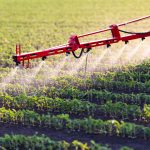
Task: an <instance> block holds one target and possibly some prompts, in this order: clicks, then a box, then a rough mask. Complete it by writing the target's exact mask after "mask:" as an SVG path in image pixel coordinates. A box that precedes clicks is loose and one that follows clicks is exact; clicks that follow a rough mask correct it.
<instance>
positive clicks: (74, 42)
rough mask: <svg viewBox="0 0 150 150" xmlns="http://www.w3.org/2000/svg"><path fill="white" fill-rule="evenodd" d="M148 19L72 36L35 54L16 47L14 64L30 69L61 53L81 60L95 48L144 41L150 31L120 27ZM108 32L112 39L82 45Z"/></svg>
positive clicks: (149, 34) (18, 46)
mask: <svg viewBox="0 0 150 150" xmlns="http://www.w3.org/2000/svg"><path fill="white" fill-rule="evenodd" d="M147 18H150V15H149V16H146V17H143V18H139V19H136V20H132V21H129V22H126V23H122V24H118V25H116V24H113V25H111V26H109V28H107V29H103V30H99V31H95V32H91V33H87V34H83V35H79V36H77V35H72V36H71V37H70V38H69V40H68V43H67V44H64V45H60V46H57V47H52V48H49V49H44V50H41V51H35V52H29V53H22V54H21V47H20V45H16V55H14V56H13V60H14V62H16V65H19V64H22V65H23V66H24V65H25V62H27V66H26V67H29V64H30V60H31V59H36V58H42V60H45V59H46V58H47V56H51V55H57V54H61V53H66V54H70V53H72V54H73V56H74V57H75V58H80V57H81V56H82V53H88V52H89V51H90V50H91V49H92V48H93V47H97V46H102V45H106V46H107V47H109V46H110V45H111V44H113V43H118V42H120V41H123V42H125V44H127V43H128V41H130V40H135V39H139V38H141V39H142V40H144V39H145V37H148V36H150V31H148V32H128V31H124V30H121V29H119V27H121V26H125V25H128V24H131V23H134V22H138V21H141V20H144V19H147ZM106 31H111V33H112V37H111V38H109V39H101V40H96V41H90V42H84V43H80V39H81V38H84V37H86V36H90V35H94V34H98V33H102V32H106ZM122 32H123V33H127V35H126V36H121V33H122ZM78 49H81V52H80V54H79V55H78V56H77V55H76V54H75V51H76V50H78Z"/></svg>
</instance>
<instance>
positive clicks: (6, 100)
mask: <svg viewBox="0 0 150 150" xmlns="http://www.w3.org/2000/svg"><path fill="white" fill-rule="evenodd" d="M1 102H2V105H3V106H4V107H6V108H11V109H12V108H15V109H26V108H28V109H30V110H35V111H40V112H41V111H43V112H49V113H50V112H52V113H67V114H72V115H78V116H89V115H90V116H93V117H94V116H96V117H101V116H103V117H108V118H115V119H123V120H125V119H136V120H137V119H140V120H141V118H142V119H146V121H148V120H150V117H149V116H147V115H146V114H147V113H149V112H150V110H148V109H147V108H149V107H150V106H149V105H145V106H144V110H145V111H146V113H145V111H142V110H141V109H140V106H137V105H128V104H126V103H122V102H116V103H112V102H111V101H108V102H107V103H105V104H102V105H97V104H94V103H90V102H88V101H81V100H77V99H74V100H64V99H60V98H55V99H52V98H48V97H42V96H41V97H36V96H25V95H22V96H18V97H15V98H13V97H11V96H8V95H7V96H3V97H1Z"/></svg>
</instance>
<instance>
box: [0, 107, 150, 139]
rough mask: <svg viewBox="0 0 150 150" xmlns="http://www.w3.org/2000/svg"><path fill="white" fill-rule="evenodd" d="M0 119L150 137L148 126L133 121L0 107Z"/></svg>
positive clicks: (50, 126) (64, 128)
mask: <svg viewBox="0 0 150 150" xmlns="http://www.w3.org/2000/svg"><path fill="white" fill-rule="evenodd" d="M0 121H1V122H5V123H15V124H22V125H28V126H38V127H42V128H43V127H46V128H52V129H56V130H65V131H67V132H83V133H88V134H100V135H109V136H120V137H128V138H142V139H146V140H149V139H150V128H149V127H144V126H142V125H136V124H134V123H125V122H123V121H121V122H118V121H116V120H108V121H103V120H100V119H93V118H92V117H89V118H84V119H70V117H69V115H68V114H61V115H49V114H48V115H40V114H38V113H36V112H33V111H29V110H19V111H15V110H10V109H8V110H7V109H5V108H1V109H0Z"/></svg>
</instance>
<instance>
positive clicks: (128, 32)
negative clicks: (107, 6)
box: [119, 29, 150, 34]
mask: <svg viewBox="0 0 150 150" xmlns="http://www.w3.org/2000/svg"><path fill="white" fill-rule="evenodd" d="M119 31H120V32H123V33H127V34H146V33H150V31H147V32H130V31H124V30H120V29H119Z"/></svg>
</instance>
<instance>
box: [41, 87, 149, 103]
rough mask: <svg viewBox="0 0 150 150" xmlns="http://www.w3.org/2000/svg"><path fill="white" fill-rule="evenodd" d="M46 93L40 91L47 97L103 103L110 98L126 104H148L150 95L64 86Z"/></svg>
mask: <svg viewBox="0 0 150 150" xmlns="http://www.w3.org/2000/svg"><path fill="white" fill-rule="evenodd" d="M45 93H46V94H44V93H40V95H45V96H48V97H52V98H55V97H60V98H63V99H81V100H86V101H90V102H92V103H98V104H104V103H106V102H107V101H109V100H111V101H113V102H125V103H127V104H137V105H142V104H150V95H147V94H145V93H139V94H134V93H132V94H126V93H113V92H110V91H106V90H105V91H99V90H95V89H91V90H87V91H81V90H79V89H77V88H64V89H56V88H55V87H52V88H51V89H47V90H46V92H45Z"/></svg>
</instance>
